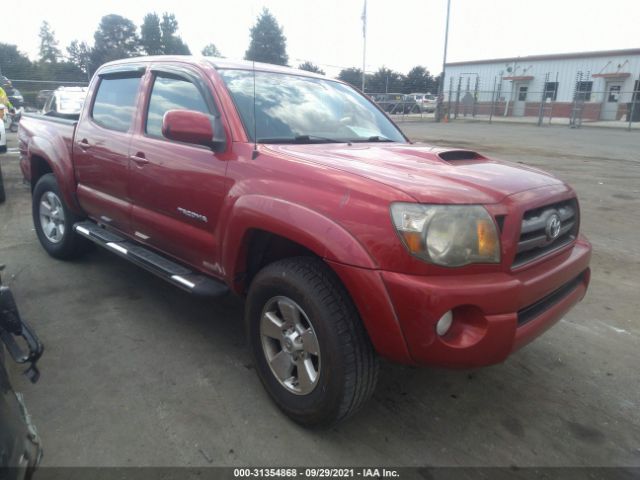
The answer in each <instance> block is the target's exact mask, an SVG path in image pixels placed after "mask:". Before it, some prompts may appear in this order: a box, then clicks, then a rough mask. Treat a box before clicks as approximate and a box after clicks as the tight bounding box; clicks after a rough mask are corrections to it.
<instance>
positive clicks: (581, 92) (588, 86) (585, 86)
mask: <svg viewBox="0 0 640 480" xmlns="http://www.w3.org/2000/svg"><path fill="white" fill-rule="evenodd" d="M592 89H593V82H592V81H588V82H576V100H582V101H585V102H588V101H589V100H591V90H592Z"/></svg>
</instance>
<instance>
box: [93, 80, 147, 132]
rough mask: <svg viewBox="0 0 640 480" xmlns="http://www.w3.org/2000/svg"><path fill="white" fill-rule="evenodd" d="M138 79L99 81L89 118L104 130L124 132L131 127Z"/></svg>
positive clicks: (138, 84) (138, 83)
mask: <svg viewBox="0 0 640 480" xmlns="http://www.w3.org/2000/svg"><path fill="white" fill-rule="evenodd" d="M139 86H140V77H129V78H109V77H105V78H103V79H102V80H100V86H99V87H98V93H96V99H95V101H94V103H93V110H92V112H91V116H92V117H93V120H94V121H95V122H96V123H97V124H98V125H101V126H103V127H105V128H109V129H111V130H118V131H120V132H126V131H127V130H129V127H130V126H131V122H132V120H133V114H134V112H135V107H136V98H137V96H138V87H139Z"/></svg>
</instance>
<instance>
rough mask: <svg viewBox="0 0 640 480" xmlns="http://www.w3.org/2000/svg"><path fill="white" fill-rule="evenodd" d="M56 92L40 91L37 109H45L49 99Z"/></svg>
mask: <svg viewBox="0 0 640 480" xmlns="http://www.w3.org/2000/svg"><path fill="white" fill-rule="evenodd" d="M53 92H54V90H40V91H39V92H38V95H37V96H36V108H37V109H38V110H41V109H42V108H44V104H45V103H47V100H48V99H49V97H50V96H51V95H52V94H53Z"/></svg>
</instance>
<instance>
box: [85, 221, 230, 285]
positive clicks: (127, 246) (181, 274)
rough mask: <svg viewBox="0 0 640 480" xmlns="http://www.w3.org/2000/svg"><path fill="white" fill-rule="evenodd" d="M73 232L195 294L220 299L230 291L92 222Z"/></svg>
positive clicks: (217, 281)
mask: <svg viewBox="0 0 640 480" xmlns="http://www.w3.org/2000/svg"><path fill="white" fill-rule="evenodd" d="M73 229H74V231H75V232H76V233H78V234H79V235H82V236H83V237H85V238H88V239H89V240H91V241H92V242H94V243H97V244H98V245H100V246H101V247H104V248H106V249H107V250H109V251H111V252H113V253H115V254H116V255H119V256H120V257H122V258H125V259H127V260H129V261H130V262H132V263H135V264H136V265H138V266H140V267H142V268H144V269H145V270H147V271H149V272H151V273H153V274H155V275H157V276H158V277H160V278H163V279H164V280H166V281H168V282H169V283H172V284H173V285H175V286H177V287H180V288H181V289H183V290H186V291H187V292H189V293H193V294H194V295H198V296H202V297H220V296H222V295H224V294H226V293H227V292H228V291H229V288H228V287H227V286H226V285H225V284H224V283H222V282H221V281H219V280H215V279H213V278H211V277H207V276H205V275H202V274H200V273H198V272H194V271H193V270H191V269H189V268H188V267H185V266H183V265H180V264H179V263H176V262H174V261H173V260H169V259H168V258H167V257H164V256H162V255H159V254H157V253H155V252H153V251H152V250H150V249H148V248H147V247H144V246H143V245H141V244H139V243H136V242H133V241H131V240H128V239H126V238H124V237H121V236H120V235H118V234H116V233H113V232H111V231H109V230H107V229H105V228H103V227H101V226H99V225H98V224H96V223H94V222H91V221H84V222H79V223H76V224H75V225H74V226H73Z"/></svg>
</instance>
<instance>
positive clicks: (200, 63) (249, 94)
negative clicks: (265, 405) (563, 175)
mask: <svg viewBox="0 0 640 480" xmlns="http://www.w3.org/2000/svg"><path fill="white" fill-rule="evenodd" d="M20 125H21V126H20V132H19V148H20V154H21V167H22V171H23V173H24V176H25V177H26V179H27V180H28V181H29V182H30V183H31V186H32V190H33V220H34V224H35V230H36V233H37V235H38V238H39V240H40V242H41V244H42V246H43V247H44V248H45V250H46V251H47V252H48V253H49V254H51V255H52V256H54V257H56V258H70V257H72V256H75V255H78V254H81V253H82V252H83V250H84V248H85V246H86V244H88V243H90V242H93V243H95V244H98V245H100V246H102V247H104V248H106V249H107V250H110V251H111V252H113V253H114V254H116V255H119V256H121V257H122V258H125V259H127V260H129V261H131V262H133V263H135V264H137V265H139V266H141V267H143V268H145V269H147V270H149V271H150V272H152V273H154V274H156V275H158V276H160V277H162V278H164V279H166V280H167V281H169V282H171V283H173V284H174V285H175V286H177V287H180V288H182V289H184V290H186V291H188V292H191V293H193V294H196V295H205V296H219V295H223V294H225V293H227V292H228V291H232V292H235V293H236V294H238V295H241V296H243V297H246V324H247V331H248V341H249V343H250V346H251V350H252V352H253V355H254V357H255V365H256V370H257V372H258V374H259V377H260V379H261V381H262V382H263V384H264V386H265V388H266V390H267V391H268V392H269V394H270V395H271V397H272V398H273V400H274V401H275V403H276V404H277V405H278V406H279V407H280V408H281V409H282V410H283V411H284V412H285V413H286V414H288V415H289V416H290V417H291V418H293V419H294V420H296V421H297V422H300V423H302V424H306V425H315V424H326V423H332V422H335V421H337V420H340V419H342V418H345V417H346V416H348V415H350V414H352V413H353V412H354V411H356V409H357V408H358V407H360V406H361V405H362V404H363V403H364V402H365V400H367V398H368V397H370V396H371V394H372V392H373V390H374V387H375V384H376V379H377V371H378V370H377V368H378V367H377V358H378V356H381V357H384V358H387V359H389V360H391V361H394V362H400V363H404V364H410V365H439V366H445V367H454V368H455V367H458V368H467V367H478V366H482V365H489V364H493V363H496V362H501V361H503V360H504V359H505V358H507V356H508V355H509V354H510V353H512V352H514V351H515V350H517V349H519V348H520V347H522V346H523V345H525V344H526V343H527V342H529V341H530V340H532V339H533V338H534V337H536V336H537V335H539V334H541V333H542V332H543V331H544V330H546V329H547V328H549V327H550V326H551V325H552V324H553V323H554V322H556V321H558V320H559V319H560V318H561V317H562V316H563V315H564V314H565V313H566V312H567V311H568V310H569V309H570V308H571V307H572V306H573V305H575V304H576V303H577V302H578V301H579V300H581V299H582V297H583V296H584V295H585V293H586V290H587V285H588V283H589V277H590V271H589V260H590V255H591V246H590V244H589V243H588V241H587V240H586V239H585V238H584V237H583V236H581V235H580V234H579V224H580V210H579V206H578V201H577V199H576V194H575V192H574V191H573V190H572V189H571V188H570V187H569V186H567V185H566V184H565V183H563V182H562V181H560V180H558V179H557V178H555V177H553V176H551V175H549V174H547V173H544V172H542V171H539V170H535V169H532V168H527V167H523V166H520V165H514V164H510V163H507V162H499V161H496V160H492V159H489V158H486V157H485V156H483V155H481V154H479V153H476V152H473V151H468V150H461V149H448V148H439V147H435V146H430V145H424V144H423V145H419V144H412V143H411V142H410V141H409V140H408V139H407V138H406V137H405V136H404V134H403V133H402V132H401V131H400V129H399V128H398V127H397V126H396V125H394V124H393V122H392V121H391V120H389V118H388V117H387V116H386V115H385V113H384V112H382V111H381V110H380V109H379V108H378V107H377V106H376V105H375V104H374V103H372V102H371V101H370V100H369V99H368V98H367V97H366V96H364V95H362V94H361V93H360V92H358V91H357V90H355V89H353V88H351V87H350V86H348V85H346V84H344V83H342V82H339V81H337V80H333V79H329V78H326V77H323V76H319V75H316V74H312V73H308V72H303V71H299V70H293V69H289V68H282V67H276V66H272V65H263V64H258V63H256V64H253V63H250V62H232V61H228V60H220V59H212V58H200V59H197V58H191V57H145V58H134V59H128V60H122V61H117V62H112V63H109V64H106V65H104V66H103V67H101V68H100V69H99V70H98V71H97V73H96V75H95V77H94V78H93V80H92V82H91V85H90V87H89V91H88V97H87V100H86V101H85V103H84V109H83V111H82V113H81V114H80V115H79V118H78V120H77V121H73V120H65V119H57V118H46V117H36V116H27V117H25V118H24V119H23V121H22V123H21V124H20Z"/></svg>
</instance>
